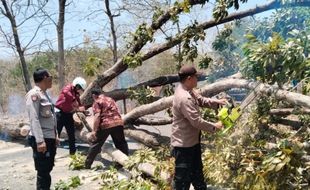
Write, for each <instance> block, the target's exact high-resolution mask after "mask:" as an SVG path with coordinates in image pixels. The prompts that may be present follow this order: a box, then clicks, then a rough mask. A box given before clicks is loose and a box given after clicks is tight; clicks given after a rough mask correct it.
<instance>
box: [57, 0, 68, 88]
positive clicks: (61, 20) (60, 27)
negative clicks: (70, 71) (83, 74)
mask: <svg viewBox="0 0 310 190" xmlns="http://www.w3.org/2000/svg"><path fill="white" fill-rule="evenodd" d="M58 5H59V12H58V23H57V26H56V28H57V41H58V67H57V69H58V77H59V84H58V85H59V86H58V87H59V89H60V90H61V88H62V87H63V86H64V85H65V51H64V25H65V8H66V0H59V1H58Z"/></svg>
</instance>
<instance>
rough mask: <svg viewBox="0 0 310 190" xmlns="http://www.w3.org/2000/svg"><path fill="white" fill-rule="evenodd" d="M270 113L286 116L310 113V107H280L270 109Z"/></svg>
mask: <svg viewBox="0 0 310 190" xmlns="http://www.w3.org/2000/svg"><path fill="white" fill-rule="evenodd" d="M269 114H270V115H278V116H287V115H291V114H310V109H294V108H280V109H271V110H270V111H269Z"/></svg>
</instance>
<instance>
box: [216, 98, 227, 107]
mask: <svg viewBox="0 0 310 190" xmlns="http://www.w3.org/2000/svg"><path fill="white" fill-rule="evenodd" d="M217 103H218V104H219V106H223V105H225V104H228V100H227V99H225V98H223V99H218V100H217Z"/></svg>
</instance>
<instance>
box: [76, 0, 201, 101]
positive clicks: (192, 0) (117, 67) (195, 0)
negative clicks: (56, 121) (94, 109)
mask: <svg viewBox="0 0 310 190" xmlns="http://www.w3.org/2000/svg"><path fill="white" fill-rule="evenodd" d="M205 2H206V1H205V0H189V4H190V5H196V4H204V3H205ZM174 9H175V7H173V8H170V9H169V10H168V11H166V12H165V13H164V14H162V15H161V16H160V17H159V18H158V19H157V20H155V21H153V22H152V24H151V25H150V27H149V29H150V30H151V31H153V32H154V33H155V31H157V30H158V29H159V28H160V27H161V26H163V25H164V24H165V23H166V22H167V21H169V19H170V18H171V16H172V15H171V12H175V13H176V14H179V13H181V12H182V11H183V8H181V7H178V8H177V10H174ZM146 43H147V42H145V41H141V40H138V41H137V42H136V43H135V44H133V45H132V47H131V48H130V49H129V51H128V52H127V54H126V55H125V56H128V55H130V54H132V53H133V54H135V53H137V52H139V51H140V50H141V49H142V47H143V46H144V45H145V44H146ZM127 68H128V65H127V64H125V63H124V62H123V59H120V60H118V61H117V62H116V64H114V65H113V66H112V67H111V68H110V69H108V70H107V71H106V72H104V73H103V74H102V75H99V76H98V77H97V79H96V80H94V81H93V82H92V83H90V84H89V86H88V87H87V89H86V90H85V92H84V93H83V94H82V96H81V100H82V102H83V103H84V105H90V104H91V103H92V99H91V96H90V92H91V90H92V89H101V88H102V87H103V86H104V85H105V84H107V83H109V82H110V81H111V80H112V79H114V78H115V77H116V76H118V75H119V74H121V73H122V72H123V71H125V70H126V69H127Z"/></svg>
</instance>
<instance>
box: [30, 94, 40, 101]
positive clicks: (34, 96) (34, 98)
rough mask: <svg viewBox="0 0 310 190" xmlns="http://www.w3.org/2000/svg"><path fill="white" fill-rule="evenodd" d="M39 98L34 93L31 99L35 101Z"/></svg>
mask: <svg viewBox="0 0 310 190" xmlns="http://www.w3.org/2000/svg"><path fill="white" fill-rule="evenodd" d="M38 99H39V98H38V95H36V94H34V95H31V100H32V101H33V102H35V101H37V100H38Z"/></svg>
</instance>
